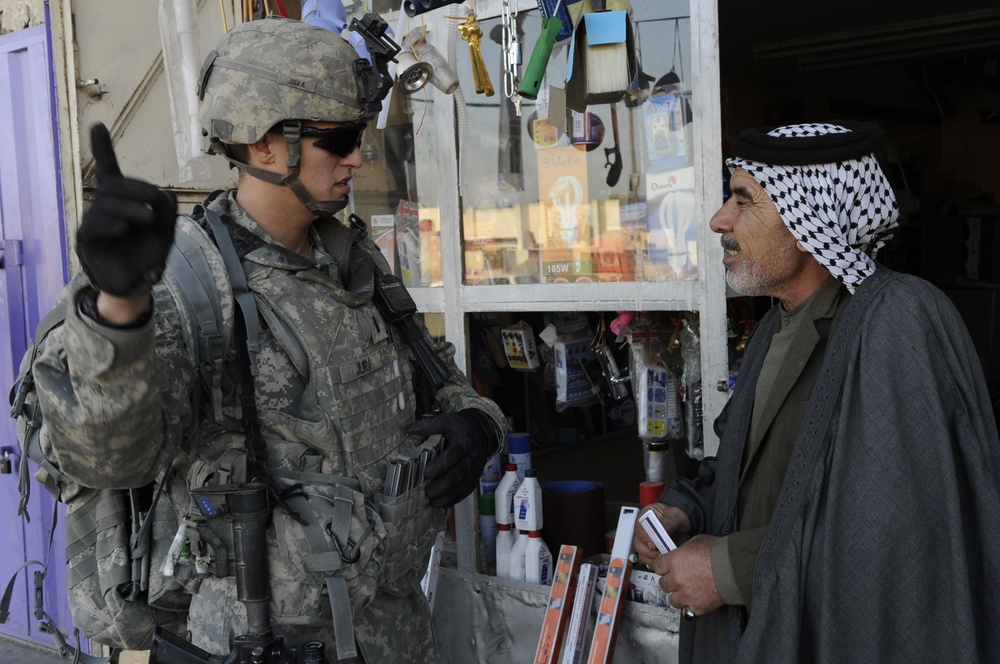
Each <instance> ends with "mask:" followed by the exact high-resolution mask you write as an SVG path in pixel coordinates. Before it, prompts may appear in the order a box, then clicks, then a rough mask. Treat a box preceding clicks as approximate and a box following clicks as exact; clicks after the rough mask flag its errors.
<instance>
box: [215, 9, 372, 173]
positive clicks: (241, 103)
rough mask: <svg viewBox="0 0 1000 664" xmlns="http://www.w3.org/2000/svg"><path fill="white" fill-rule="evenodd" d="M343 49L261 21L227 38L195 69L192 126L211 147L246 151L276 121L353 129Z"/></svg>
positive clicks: (309, 28)
mask: <svg viewBox="0 0 1000 664" xmlns="http://www.w3.org/2000/svg"><path fill="white" fill-rule="evenodd" d="M358 58H359V56H358V53H357V51H355V50H354V47H353V46H351V44H350V43H349V42H348V41H347V40H345V39H343V38H342V37H340V35H337V34H335V33H333V32H331V31H330V30H327V29H325V28H321V27H318V26H315V25H311V24H308V23H302V22H300V21H296V20H293V19H284V18H273V17H269V18H265V19H260V20H257V21H250V22H248V23H243V24H242V25H240V26H238V27H235V28H233V29H232V30H230V31H229V32H228V33H227V34H226V35H225V36H224V37H223V38H222V40H221V41H220V42H219V44H218V46H216V48H215V50H214V51H212V52H211V53H209V55H208V57H207V58H206V59H205V64H204V65H202V70H201V77H200V79H199V80H200V83H199V86H198V95H199V97H200V98H201V109H200V112H199V119H200V121H201V127H202V130H203V131H204V132H205V135H206V136H208V137H209V140H210V141H211V148H210V149H209V151H210V152H213V153H216V154H219V153H222V152H223V150H222V145H221V144H223V143H224V144H250V143H254V142H256V141H258V140H259V139H260V138H261V137H262V136H263V135H264V134H266V133H267V131H268V130H269V129H271V127H273V126H274V125H276V124H278V123H279V122H281V121H283V120H312V121H318V122H343V123H360V122H367V121H368V120H370V119H371V114H370V113H369V112H366V110H365V107H364V106H363V105H362V104H361V103H360V101H359V100H358V81H357V76H356V74H355V70H354V62H355V60H357V59H358Z"/></svg>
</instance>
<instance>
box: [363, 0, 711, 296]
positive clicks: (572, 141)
mask: <svg viewBox="0 0 1000 664" xmlns="http://www.w3.org/2000/svg"><path fill="white" fill-rule="evenodd" d="M479 4H480V5H482V6H483V8H484V11H485V7H486V3H483V2H480V3H479ZM516 4H517V3H516V2H514V1H513V0H511V1H510V2H506V3H505V2H503V0H499V2H494V3H492V5H497V6H498V7H505V8H506V10H504V9H501V11H500V12H499V14H500V15H493V16H490V17H489V18H478V19H477V20H472V19H470V18H469V16H468V13H469V12H468V10H469V7H467V6H466V4H464V3H463V4H461V5H452V6H450V7H446V8H445V9H444V10H443V13H445V14H447V17H446V18H444V19H443V20H442V18H441V17H435V19H436V20H434V21H430V22H424V21H423V20H421V18H420V17H419V16H418V17H414V18H409V19H405V20H398V19H397V20H396V21H393V19H392V18H391V17H390V21H391V22H392V23H394V27H399V28H401V30H399V31H398V32H399V34H397V37H398V39H397V41H399V42H400V43H401V44H402V45H403V47H404V54H403V55H404V56H406V57H404V59H403V60H401V62H400V65H399V67H398V68H397V73H399V72H407V71H408V72H410V76H409V77H404V76H399V77H398V78H399V80H398V81H397V85H396V88H395V89H394V91H393V95H392V99H391V101H390V103H389V105H388V107H387V109H386V111H384V113H383V117H382V118H381V122H382V124H383V125H384V127H383V131H373V132H368V133H367V134H366V137H365V142H364V144H363V145H362V150H363V152H364V155H365V158H366V166H365V168H363V169H362V170H360V171H359V172H358V173H357V175H356V186H355V192H356V193H355V194H354V196H355V200H354V209H355V210H356V211H357V212H358V213H359V214H360V215H361V216H362V217H363V218H365V219H366V220H370V225H371V231H372V233H373V235H374V236H375V239H376V242H378V243H379V244H380V245H381V246H382V248H383V251H384V252H386V254H387V255H389V256H390V259H391V260H392V262H393V263H394V264H395V265H396V267H397V269H398V270H399V272H398V273H399V274H401V276H402V277H403V279H404V281H405V282H406V283H407V285H409V286H440V285H441V283H442V266H441V256H442V252H441V214H440V208H439V205H440V203H439V193H440V189H442V188H444V187H449V188H451V187H454V183H442V182H440V181H439V180H440V175H439V173H440V171H439V169H438V168H437V166H436V165H435V164H436V162H437V159H438V158H439V155H438V152H439V151H440V150H442V146H441V141H440V136H439V134H438V130H437V129H436V126H435V112H438V113H440V112H441V111H442V110H443V109H440V108H439V109H435V101H434V100H435V98H436V99H441V98H442V97H441V96H440V95H434V94H430V91H431V90H432V84H434V85H438V84H444V85H447V84H448V81H447V80H446V79H447V75H448V74H447V72H445V70H444V69H440V70H439V71H438V73H435V74H431V75H429V77H428V80H426V81H421V80H420V79H421V76H422V74H421V71H420V70H421V69H422V67H421V66H419V63H422V62H432V61H434V59H435V58H437V56H438V55H440V56H441V58H442V59H444V60H445V61H450V62H451V63H452V65H453V68H454V71H455V74H456V75H457V80H458V81H459V82H460V85H459V86H458V87H457V89H453V90H452V91H451V93H450V94H451V97H452V98H453V100H454V109H455V111H454V117H455V125H456V126H455V133H456V143H457V145H458V149H457V161H458V163H457V169H456V170H457V175H458V183H457V185H458V191H459V200H460V206H461V233H462V251H461V258H462V261H463V267H462V278H463V283H465V284H467V285H506V284H538V283H543V284H547V283H552V284H558V283H571V282H577V283H584V282H597V281H604V282H614V281H619V282H621V281H678V280H697V279H698V278H699V267H698V252H697V235H698V233H697V225H696V223H695V221H694V219H695V183H694V180H695V169H694V166H693V130H694V127H693V119H692V114H691V85H690V72H691V37H690V33H691V22H690V16H689V14H690V12H689V4H688V2H687V0H632V2H631V9H632V11H631V12H630V13H628V14H625V13H624V12H615V8H616V7H617V5H616V4H615V0H611V1H609V2H608V8H609V10H610V11H609V12H608V14H609V16H607V17H602V18H604V19H605V20H604V23H603V24H602V23H598V24H595V26H593V27H592V29H591V32H592V33H594V34H598V29H600V30H601V31H602V33H603V34H610V35H612V37H611V39H612V44H611V45H605V46H604V47H603V51H602V50H601V48H597V47H595V46H592V45H590V44H589V43H588V40H587V32H586V25H587V21H588V20H590V19H586V18H579V16H578V12H577V10H576V9H575V8H577V7H579V6H581V5H582V4H583V3H574V4H570V5H568V7H569V10H568V11H569V16H570V17H571V19H572V20H573V22H576V23H578V29H577V31H576V33H575V34H574V33H571V32H570V30H569V29H568V28H564V29H563V31H561V32H560V33H559V34H558V35H557V36H556V43H555V46H554V48H553V51H552V55H551V57H550V58H549V60H548V64H547V66H546V67H545V70H544V78H543V79H542V80H541V83H540V85H539V86H538V92H537V95H536V98H535V99H529V98H527V97H524V96H522V97H521V98H520V99H518V96H519V95H518V94H516V93H517V91H518V88H519V87H521V86H520V83H521V81H522V80H523V79H524V77H525V76H526V75H528V72H527V65H528V63H529V60H530V57H531V54H532V51H533V50H534V48H535V46H536V43H537V42H538V41H539V36H540V33H541V29H542V25H543V18H544V17H543V15H542V13H541V12H540V11H538V10H537V9H536V8H534V7H533V8H532V9H530V10H525V9H523V7H524V3H520V6H521V7H522V9H521V11H516V7H514V6H513V5H516ZM532 4H533V3H532ZM553 4H554V3H553ZM492 5H490V6H491V7H492ZM623 6H624V5H623ZM493 13H494V14H495V13H496V12H493ZM614 14H617V15H616V16H611V15H614ZM428 26H433V28H432V29H428ZM579 26H583V28H582V29H581V27H579ZM452 30H454V32H453V33H451V34H448V33H449V32H451V31H452ZM480 31H481V35H480V34H479V32H480ZM470 35H473V37H472V40H471V41H470V40H469V37H470ZM515 37H516V42H517V44H518V46H519V48H520V53H521V64H520V66H519V67H516V69H515V68H508V69H505V64H504V51H505V45H507V46H509V44H510V43H511V42H512V41H514V38H515ZM619 37H620V38H621V39H624V40H626V42H627V43H625V44H620V45H618V46H616V45H615V44H614V42H613V40H614V39H617V38H619ZM473 42H475V43H473ZM407 51H412V52H413V53H414V54H415V55H416V58H414V60H416V61H417V64H416V65H415V64H414V62H413V60H411V59H410V58H409V57H408V56H407V53H406V52H407ZM474 52H475V53H474ZM633 54H634V56H633ZM479 55H481V56H482V60H481V61H479V64H478V66H476V63H477V60H476V58H478V56H479ZM568 74H570V76H569V79H570V80H569V81H568V82H567V80H566V79H567V75H568ZM442 78H444V79H445V80H442ZM629 78H631V79H632V80H633V83H632V86H631V89H626V88H627V87H628V81H629ZM404 80H409V82H410V87H412V88H414V89H413V90H404V89H403V85H404ZM484 84H485V85H484ZM616 85H618V87H617V88H616ZM439 87H440V86H439ZM484 87H487V88H491V89H492V91H493V94H491V95H487V94H485V92H486V90H484ZM477 90H481V91H482V92H478V91H477ZM601 90H611V92H607V91H605V92H601ZM446 98H447V97H446Z"/></svg>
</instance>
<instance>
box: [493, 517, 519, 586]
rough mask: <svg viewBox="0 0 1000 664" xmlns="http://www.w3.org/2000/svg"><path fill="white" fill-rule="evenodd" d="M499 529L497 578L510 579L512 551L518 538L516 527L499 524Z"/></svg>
mask: <svg viewBox="0 0 1000 664" xmlns="http://www.w3.org/2000/svg"><path fill="white" fill-rule="evenodd" d="M497 528H498V530H497V548H496V557H497V578H498V579H509V578H510V550H511V549H513V548H514V540H515V539H516V537H517V536H516V535H515V534H514V530H513V528H514V527H513V526H512V525H510V524H509V523H498V524H497Z"/></svg>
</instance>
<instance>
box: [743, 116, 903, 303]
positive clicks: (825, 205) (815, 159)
mask: <svg viewBox="0 0 1000 664" xmlns="http://www.w3.org/2000/svg"><path fill="white" fill-rule="evenodd" d="M881 140H882V135H881V131H880V130H878V128H877V127H875V126H874V125H868V124H865V123H853V122H852V123H847V122H838V123H835V124H822V123H817V124H799V125H789V126H785V127H777V128H773V129H760V130H750V131H748V132H745V133H744V134H743V135H741V136H740V139H739V140H738V141H737V142H736V143H734V144H733V147H732V154H733V156H732V157H731V158H730V159H728V160H727V161H726V164H727V165H728V166H729V167H730V168H737V167H739V168H743V169H745V170H746V171H747V172H748V173H750V174H751V175H752V176H753V177H755V178H756V179H757V180H758V181H759V182H760V183H761V185H762V186H763V187H764V189H765V190H766V191H767V192H768V194H770V196H771V198H772V199H773V200H774V203H775V205H776V206H777V208H778V213H779V214H780V215H781V220H782V221H783V222H784V223H785V226H787V227H788V230H789V231H791V233H792V235H793V236H794V237H795V239H796V240H798V241H799V242H801V243H802V244H803V245H804V246H805V247H806V248H807V249H808V250H809V252H810V253H811V254H812V255H813V256H814V257H815V258H816V260H817V261H819V262H820V264H821V265H823V266H824V267H826V268H827V269H828V270H829V271H830V273H831V274H832V275H833V276H834V277H836V278H837V279H838V280H839V281H840V282H841V283H843V284H844V285H845V286H846V287H847V288H848V290H850V291H851V292H852V293H853V292H854V290H855V289H856V288H857V287H858V285H860V284H861V282H863V281H864V280H865V279H866V278H867V277H868V276H870V275H871V274H872V273H873V272H874V271H875V263H874V261H873V260H872V259H873V258H875V254H876V253H877V252H878V250H879V249H881V248H882V247H883V246H884V245H885V243H886V242H887V241H888V240H889V239H890V238H891V237H892V232H893V230H894V229H895V228H896V226H897V225H898V223H899V222H898V220H899V207H898V204H897V202H896V196H895V194H894V193H893V190H892V186H891V185H890V184H889V181H888V179H887V178H886V176H885V173H884V172H883V171H882V168H881V166H880V165H879V163H878V161H877V159H876V158H875V156H874V154H872V150H873V149H875V148H876V147H877V145H878V144H879V143H880V142H881Z"/></svg>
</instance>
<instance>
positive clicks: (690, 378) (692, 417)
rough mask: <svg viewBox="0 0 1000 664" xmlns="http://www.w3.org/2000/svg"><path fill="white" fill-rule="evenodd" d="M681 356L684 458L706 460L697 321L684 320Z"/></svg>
mask: <svg viewBox="0 0 1000 664" xmlns="http://www.w3.org/2000/svg"><path fill="white" fill-rule="evenodd" d="M680 339H681V356H682V357H683V358H684V375H683V379H682V381H681V389H682V391H683V392H682V396H683V400H684V421H685V425H686V426H685V429H686V431H685V433H686V434H687V435H686V438H687V449H686V451H687V455H688V456H689V457H691V458H692V459H703V458H704V457H705V440H704V432H703V429H702V421H701V420H702V413H703V410H704V403H703V397H702V385H701V339H700V337H699V335H698V326H697V322H695V323H692V322H691V321H689V320H685V321H684V325H683V327H682V328H681V330H680Z"/></svg>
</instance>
